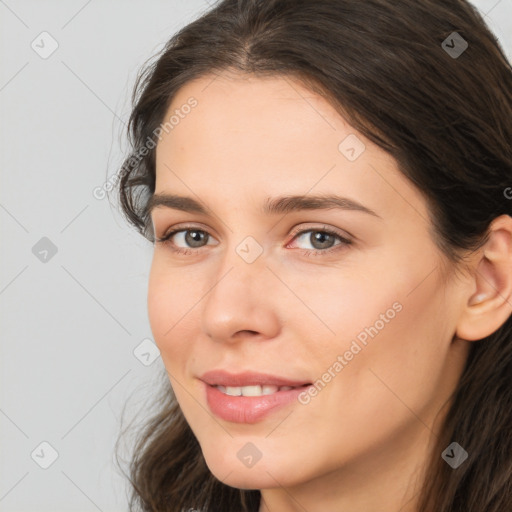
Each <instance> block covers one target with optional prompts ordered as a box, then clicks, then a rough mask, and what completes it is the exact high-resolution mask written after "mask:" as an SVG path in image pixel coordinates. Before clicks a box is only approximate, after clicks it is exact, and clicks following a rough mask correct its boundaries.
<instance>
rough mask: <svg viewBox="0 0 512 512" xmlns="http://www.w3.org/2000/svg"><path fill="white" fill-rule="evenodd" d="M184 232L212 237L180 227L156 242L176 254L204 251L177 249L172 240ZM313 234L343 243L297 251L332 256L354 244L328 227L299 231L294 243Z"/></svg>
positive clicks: (312, 254)
mask: <svg viewBox="0 0 512 512" xmlns="http://www.w3.org/2000/svg"><path fill="white" fill-rule="evenodd" d="M183 231H200V232H201V233H205V234H206V235H207V236H211V235H210V234H209V233H208V232H207V231H205V230H204V229H198V228H197V227H196V226H184V227H180V228H178V229H174V230H172V231H169V232H168V233H166V234H164V236H163V237H161V238H156V240H155V241H156V242H157V243H159V244H162V245H168V246H169V247H170V248H171V250H172V251H173V252H174V253H176V254H182V255H190V254H197V253H198V252H200V251H201V249H203V247H205V246H203V247H200V248H198V249H184V248H182V247H175V246H174V245H173V244H172V243H171V238H172V237H173V236H174V235H176V234H177V233H181V232H183ZM311 232H316V233H325V234H328V235H330V236H333V237H335V238H337V239H338V240H340V242H341V243H339V244H336V245H334V246H332V247H329V248H327V249H313V250H311V249H297V250H300V251H301V252H302V254H304V255H305V256H320V255H325V254H330V253H331V252H334V251H338V250H340V249H343V248H345V247H347V246H350V245H351V244H352V241H351V240H349V239H347V238H345V237H343V236H341V235H340V234H339V233H337V232H336V231H334V230H332V229H330V228H328V227H326V226H324V227H322V228H310V229H303V230H297V231H295V232H292V235H293V238H292V241H293V240H295V238H297V237H298V236H299V235H303V234H304V233H311Z"/></svg>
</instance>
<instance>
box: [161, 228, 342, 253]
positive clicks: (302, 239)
mask: <svg viewBox="0 0 512 512" xmlns="http://www.w3.org/2000/svg"><path fill="white" fill-rule="evenodd" d="M292 236H293V240H292V243H297V242H298V243H299V245H301V244H302V245H306V247H299V249H302V250H303V252H304V254H306V255H310V254H312V255H320V254H326V253H329V252H331V251H336V250H338V249H343V248H344V247H346V246H348V245H350V244H351V243H352V241H351V240H349V239H347V238H346V237H344V236H342V235H341V234H340V233H338V232H336V231H334V230H333V229H331V228H328V227H326V226H323V227H321V228H315V229H307V230H304V229H303V230H296V231H295V232H294V233H292ZM210 240H215V239H214V238H213V237H212V236H211V235H210V234H209V233H208V232H207V231H205V230H203V229H198V228H197V227H180V228H179V229H174V230H171V231H169V232H167V233H166V234H165V235H163V236H162V237H161V238H157V239H156V242H158V243H161V244H164V245H169V247H170V248H171V250H172V251H173V252H175V253H178V254H193V253H198V252H199V251H200V250H201V248H202V247H205V246H206V245H217V244H218V242H217V241H215V242H214V243H208V242H209V241H210ZM308 244H309V245H310V247H307V245H308ZM290 245H291V244H288V246H287V247H289V246H290Z"/></svg>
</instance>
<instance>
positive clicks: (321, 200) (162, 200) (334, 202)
mask: <svg viewBox="0 0 512 512" xmlns="http://www.w3.org/2000/svg"><path fill="white" fill-rule="evenodd" d="M157 207H165V208H172V209H174V210H180V211H183V212H188V213H197V214H200V215H208V209H207V208H206V207H205V206H204V205H203V204H202V203H200V202H199V201H196V200H195V199H193V198H191V197H185V196H178V195H173V194H153V195H152V196H151V198H150V200H149V201H148V204H147V212H148V214H151V212H152V211H153V209H154V208H157ZM333 209H340V210H350V211H358V212H363V213H367V214H369V215H373V216H375V217H378V218H381V217H380V215H378V214H377V213H375V212H374V211H373V210H372V209H370V208H368V207H366V206H364V205H362V204H361V203H358V202H357V201H355V200H353V199H349V198H347V197H340V196H337V195H308V196H305V195H298V196H282V197H275V198H267V200H266V201H265V203H264V205H263V208H262V212H261V213H262V214H263V215H278V214H287V213H290V212H295V211H301V210H333Z"/></svg>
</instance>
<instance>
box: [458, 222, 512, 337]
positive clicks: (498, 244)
mask: <svg viewBox="0 0 512 512" xmlns="http://www.w3.org/2000/svg"><path fill="white" fill-rule="evenodd" d="M478 254H479V255H480V256H479V258H478V259H477V260H476V262H475V266H474V272H473V273H472V280H473V286H472V289H473V292H472V294H471V296H470V297H469V298H468V299H467V303H466V305H465V306H464V307H463V310H462V313H461V316H460V318H459V322H458V325H457V331H456V335H457V337H458V338H460V339H464V340H467V341H476V340H480V339H483V338H485V337H487V336H489V335H491V334H492V333H493V332H495V331H496V330H498V329H499V328H500V327H501V326H502V325H503V324H504V323H505V322H506V321H507V319H508V318H509V317H510V315H511V314H512V217H510V216H509V215H502V216H500V217H497V218H496V219H494V221H493V222H492V223H491V225H490V226H489V238H488V240H487V242H486V244H485V245H484V246H483V247H482V248H481V249H480V250H479V252H478Z"/></svg>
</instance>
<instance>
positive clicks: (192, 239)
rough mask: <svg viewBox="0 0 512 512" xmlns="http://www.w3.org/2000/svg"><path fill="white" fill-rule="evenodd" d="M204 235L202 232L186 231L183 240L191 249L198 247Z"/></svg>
mask: <svg viewBox="0 0 512 512" xmlns="http://www.w3.org/2000/svg"><path fill="white" fill-rule="evenodd" d="M204 235H205V233H204V232H203V231H187V233H186V235H185V240H186V242H187V244H188V245H190V246H191V247H200V246H201V242H202V239H203V238H204Z"/></svg>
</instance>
